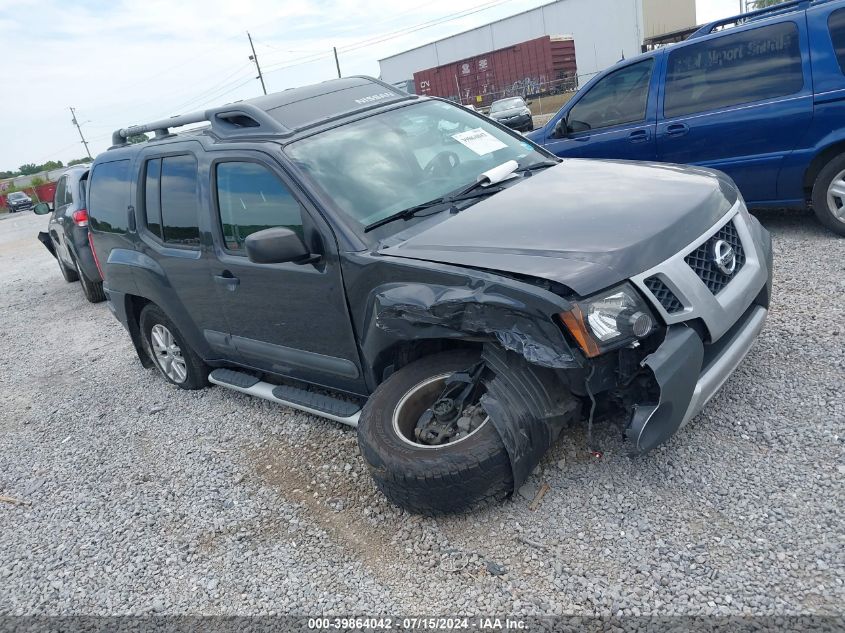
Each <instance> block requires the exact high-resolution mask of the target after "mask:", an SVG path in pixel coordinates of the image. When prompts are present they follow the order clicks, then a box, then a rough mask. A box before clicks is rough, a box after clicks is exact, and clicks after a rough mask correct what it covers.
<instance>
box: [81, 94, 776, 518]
mask: <svg viewBox="0 0 845 633" xmlns="http://www.w3.org/2000/svg"><path fill="white" fill-rule="evenodd" d="M202 121H207V122H208V123H209V124H210V125H209V126H207V127H205V128H201V129H199V130H193V131H190V132H185V133H182V134H174V133H172V130H171V128H174V127H179V126H183V125H188V124H194V123H198V122H202ZM142 132H155V138H153V139H152V140H150V141H148V142H146V143H140V144H133V145H129V144H127V143H126V139H127V138H128V137H130V136H132V135H133V134H138V133H142ZM88 190H89V197H88V209H89V212H90V217H91V234H92V236H93V242H94V248H95V251H96V253H97V255H98V259H99V261H100V263H101V264H102V266H103V272H104V273H105V291H106V294H107V296H108V301H109V307H110V308H111V310H112V311H113V312H114V314H115V316H116V317H117V318H118V319H119V320H120V322H121V323H122V324H123V325H124V326H125V327H126V329H127V331H128V333H129V335H130V337H131V339H132V341H133V343H134V345H135V349H136V350H137V353H138V356H139V358H140V359H141V362H142V363H143V364H144V366H146V367H155V368H156V369H157V370H158V371H159V372H160V373H161V374H162V375H163V376H164V377H165V378H166V379H167V380H169V381H170V382H171V383H173V384H175V385H177V386H179V387H181V388H183V389H199V388H202V387H204V386H206V384H207V382H208V381H209V380H210V381H211V382H212V383H214V384H217V385H222V386H224V387H227V388H229V389H233V390H236V391H241V392H243V393H247V394H251V395H254V396H257V397H260V398H265V399H267V400H270V401H273V402H277V403H281V404H284V405H288V406H291V407H294V408H297V409H301V410H304V411H308V412H310V413H313V414H316V415H320V416H323V417H326V418H329V419H332V420H337V421H339V422H342V423H346V424H350V425H357V427H358V439H359V444H360V447H361V451H362V453H363V455H364V458H365V459H366V461H367V463H368V464H369V466H370V471H371V473H372V476H373V478H374V479H375V481H376V483H377V485H378V486H379V488H380V489H381V490H382V491H383V492H384V493H385V494H386V495H387V496H388V497H389V498H390V499H391V500H392V501H394V502H395V503H397V504H399V505H401V506H403V507H405V508H408V509H410V510H412V511H419V512H438V511H451V510H460V509H463V508H466V507H468V506H472V505H474V504H476V503H479V502H483V501H487V500H493V499H499V498H502V497H504V496H506V495H508V494H510V493H511V492H512V491H513V490H514V489H515V488H517V487H519V486H520V485H521V484H522V483H523V482H524V481H525V478H526V477H527V476H528V474H529V473H530V472H531V470H532V469H533V468H534V467H535V466H536V464H537V462H538V461H539V459H540V458H541V457H542V455H543V454H544V453H545V451H546V449H548V448H549V446H550V445H551V444H552V442H554V441H555V439H556V438H557V436H558V435H559V433H560V432H561V431H562V430H563V429H564V428H565V427H566V426H567V425H568V424H569V423H571V422H575V421H578V420H582V421H585V422H586V424H587V425H588V428H592V426H591V425H592V422H593V417H594V413H595V412H596V411H602V410H605V411H606V410H608V408H609V407H617V408H621V409H623V410H625V411H627V414H628V419H627V420H628V421H627V428H626V435H627V437H628V439H629V441H630V447H631V451H632V453H640V452H644V451H648V450H650V449H651V448H653V447H654V446H656V445H658V444H660V443H661V442H663V441H664V440H666V439H667V438H668V437H669V436H670V435H672V434H673V433H674V432H675V431H676V430H677V429H678V428H679V427H680V426H682V425H683V424H685V423H687V422H688V421H689V420H690V419H691V418H692V417H693V416H695V415H696V414H697V413H698V412H699V411H700V410H701V409H702V408H703V407H704V406H705V403H706V402H707V401H708V400H709V399H710V397H711V396H713V394H714V393H716V391H717V390H718V389H719V388H720V387H721V385H722V384H723V383H724V381H725V380H727V378H728V377H729V376H730V374H731V373H732V372H733V371H734V369H735V368H736V366H737V365H738V364H739V363H740V361H741V360H742V359H743V358H744V357H745V355H746V353H747V352H748V350H749V349H750V347H751V345H752V344H753V342H754V341H755V339H756V337H757V335H758V333H759V332H760V330H761V329H762V327H763V324H764V321H765V319H766V315H767V310H768V305H769V293H770V289H771V271H772V261H771V257H772V250H771V241H770V239H769V235H768V233H767V232H766V231H765V229H763V228H762V227H761V226H760V224H759V222H757V221H756V220H755V219H754V218H752V217H751V216H750V215H749V214H748V212H747V210H746V208H745V204H744V203H743V200H742V198H741V196H740V195H739V193H738V192H737V190H736V187H735V186H734V185H733V183H732V182H731V181H730V179H728V178H727V177H726V176H724V175H723V174H720V173H718V172H713V171H708V170H705V169H697V168H687V167H677V166H659V165H641V164H635V163H626V162H609V161H608V162H602V161H582V160H565V161H562V162H559V161H558V160H557V159H555V158H554V157H553V156H552V155H551V154H548V153H547V152H545V151H544V150H542V149H541V148H539V147H537V146H536V145H534V144H532V143H531V142H529V141H527V140H526V139H524V138H523V137H522V136H520V135H517V134H515V133H513V132H511V131H510V130H508V129H507V128H504V127H502V126H500V125H498V124H496V123H495V122H493V121H491V120H490V119H488V118H486V117H484V116H482V115H479V114H476V113H473V112H470V111H468V110H466V109H465V108H461V107H459V106H456V105H454V104H452V103H450V102H447V101H443V100H439V99H432V98H425V97H417V96H412V95H407V94H403V93H399V92H398V91H396V89H395V88H393V87H391V86H389V85H387V84H384V83H381V82H379V81H376V80H373V79H369V78H362V77H350V78H345V79H338V80H334V81H328V82H324V83H321V84H318V85H315V86H308V87H304V88H297V89H290V90H286V91H285V92H282V93H278V94H271V95H267V96H264V97H259V98H256V99H251V100H248V101H243V102H238V103H234V104H230V105H227V106H223V107H219V108H212V109H209V110H207V111H205V112H202V113H197V114H196V115H184V116H180V117H174V118H171V119H166V120H163V121H158V122H155V123H150V124H147V125H141V126H134V127H131V128H128V129H121V130H118V131H116V132H115V133H114V135H113V147H112V148H110V149H109V150H108V151H106V152H104V153H103V154H101V155H99V156H98V157H97V158H96V160H95V161H94V164H93V166H92V168H91V176H90V184H89V188H88ZM317 388H319V389H317ZM327 390H328V391H329V393H330V394H335V395H328V394H327V393H326V392H327ZM362 404H363V408H362Z"/></svg>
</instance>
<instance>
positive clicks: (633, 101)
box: [567, 59, 654, 132]
mask: <svg viewBox="0 0 845 633" xmlns="http://www.w3.org/2000/svg"><path fill="white" fill-rule="evenodd" d="M653 67H654V59H647V60H645V61H641V62H639V63H636V64H631V65H630V66H626V67H625V68H622V69H620V70H617V71H616V72H613V73H611V74H609V75H607V77H604V78H603V79H601V80H600V81H598V82H597V83H596V84H595V85H594V86H593V87H592V88H590V90H589V91H588V92H587V93H586V94H585V95H584V96H583V97H581V99H580V100H579V101H578V103H576V104H575V105H574V106H573V107H572V110H570V111H569V116H568V117H567V123H568V124H569V127H570V131H572V132H585V131H587V130H596V129H599V128H604V127H611V126H613V125H623V124H625V123H635V122H637V121H642V120H644V119H645V114H646V105H647V104H648V87H649V84H650V83H651V71H652V68H653Z"/></svg>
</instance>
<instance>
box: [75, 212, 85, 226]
mask: <svg viewBox="0 0 845 633" xmlns="http://www.w3.org/2000/svg"><path fill="white" fill-rule="evenodd" d="M73 223H74V224H75V225H76V226H88V211H87V210H86V209H79V210H78V211H74V212H73Z"/></svg>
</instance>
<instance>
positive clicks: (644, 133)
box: [628, 130, 651, 143]
mask: <svg viewBox="0 0 845 633" xmlns="http://www.w3.org/2000/svg"><path fill="white" fill-rule="evenodd" d="M650 136H651V135H650V134H649V133H648V130H634V131H633V132H631V133H630V134H629V135H628V140H629V141H631V142H632V143H644V142H646V141H647V140H648V139H649V138H650Z"/></svg>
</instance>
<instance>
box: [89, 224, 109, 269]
mask: <svg viewBox="0 0 845 633" xmlns="http://www.w3.org/2000/svg"><path fill="white" fill-rule="evenodd" d="M88 246H90V247H91V254H92V255H93V256H94V265H95V266H96V267H97V272H98V273H100V279H103V280H104V279H105V278H106V276H105V275H104V274H103V269H102V268H101V267H100V260H99V259H98V258H97V251H96V250H94V236H93V235H91V231H88Z"/></svg>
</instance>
